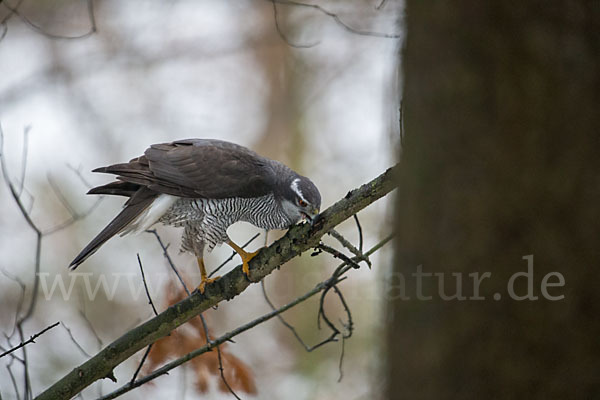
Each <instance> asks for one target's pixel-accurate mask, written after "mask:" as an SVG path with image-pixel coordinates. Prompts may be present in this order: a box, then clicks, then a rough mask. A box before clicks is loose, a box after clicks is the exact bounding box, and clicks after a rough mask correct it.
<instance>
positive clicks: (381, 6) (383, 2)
mask: <svg viewBox="0 0 600 400" xmlns="http://www.w3.org/2000/svg"><path fill="white" fill-rule="evenodd" d="M385 3H387V0H381V2H380V3H379V4H378V5H376V6H375V9H377V10H381V9H382V8H383V6H385Z"/></svg>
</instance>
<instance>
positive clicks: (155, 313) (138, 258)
mask: <svg viewBox="0 0 600 400" xmlns="http://www.w3.org/2000/svg"><path fill="white" fill-rule="evenodd" d="M137 260H138V264H139V266H140V271H141V272H142V281H143V282H144V289H146V296H147V297H148V304H150V305H151V306H152V311H154V315H158V312H157V311H156V307H154V302H153V301H152V297H151V296H150V291H149V290H148V284H147V283H146V274H144V267H143V266H142V259H141V258H140V253H137Z"/></svg>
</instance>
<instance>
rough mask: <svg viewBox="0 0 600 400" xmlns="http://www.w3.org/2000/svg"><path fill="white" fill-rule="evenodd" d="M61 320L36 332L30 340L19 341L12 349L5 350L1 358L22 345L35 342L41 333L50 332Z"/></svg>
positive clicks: (0, 355)
mask: <svg viewBox="0 0 600 400" xmlns="http://www.w3.org/2000/svg"><path fill="white" fill-rule="evenodd" d="M59 323H60V322H56V323H54V324H52V325H50V326H48V327H46V328H44V329H43V330H41V331H39V332H38V333H36V334H35V335H33V336H31V337H30V338H29V339H28V340H26V341H24V342H21V343H19V344H18V345H17V346H15V347H13V348H11V349H10V350H7V351H5V352H4V353H2V354H0V358H2V357H4V356H7V355H9V354H10V353H12V352H14V351H17V350H19V349H20V348H21V347H24V346H26V345H28V344H29V343H35V339H37V338H38V337H40V336H41V335H43V334H44V333H46V332H48V331H49V330H50V329H52V328H54V327H55V326H57V325H58V324H59Z"/></svg>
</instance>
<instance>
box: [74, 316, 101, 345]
mask: <svg viewBox="0 0 600 400" xmlns="http://www.w3.org/2000/svg"><path fill="white" fill-rule="evenodd" d="M79 315H80V316H81V318H82V319H83V320H84V321H85V323H86V325H87V327H88V329H89V330H90V332H92V335H93V336H94V338H96V343H97V344H98V349H101V348H102V346H103V345H104V343H103V342H102V339H100V336H99V335H98V332H96V330H95V329H94V325H92V321H90V319H89V318H88V317H87V315H86V314H85V310H83V309H81V310H79Z"/></svg>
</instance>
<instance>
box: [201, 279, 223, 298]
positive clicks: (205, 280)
mask: <svg viewBox="0 0 600 400" xmlns="http://www.w3.org/2000/svg"><path fill="white" fill-rule="evenodd" d="M220 278H221V277H220V276H215V277H214V278H204V279H202V282H200V284H199V285H198V291H199V292H200V293H201V294H204V289H205V288H206V285H210V284H211V283H213V282H214V281H216V280H218V279H220Z"/></svg>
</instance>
